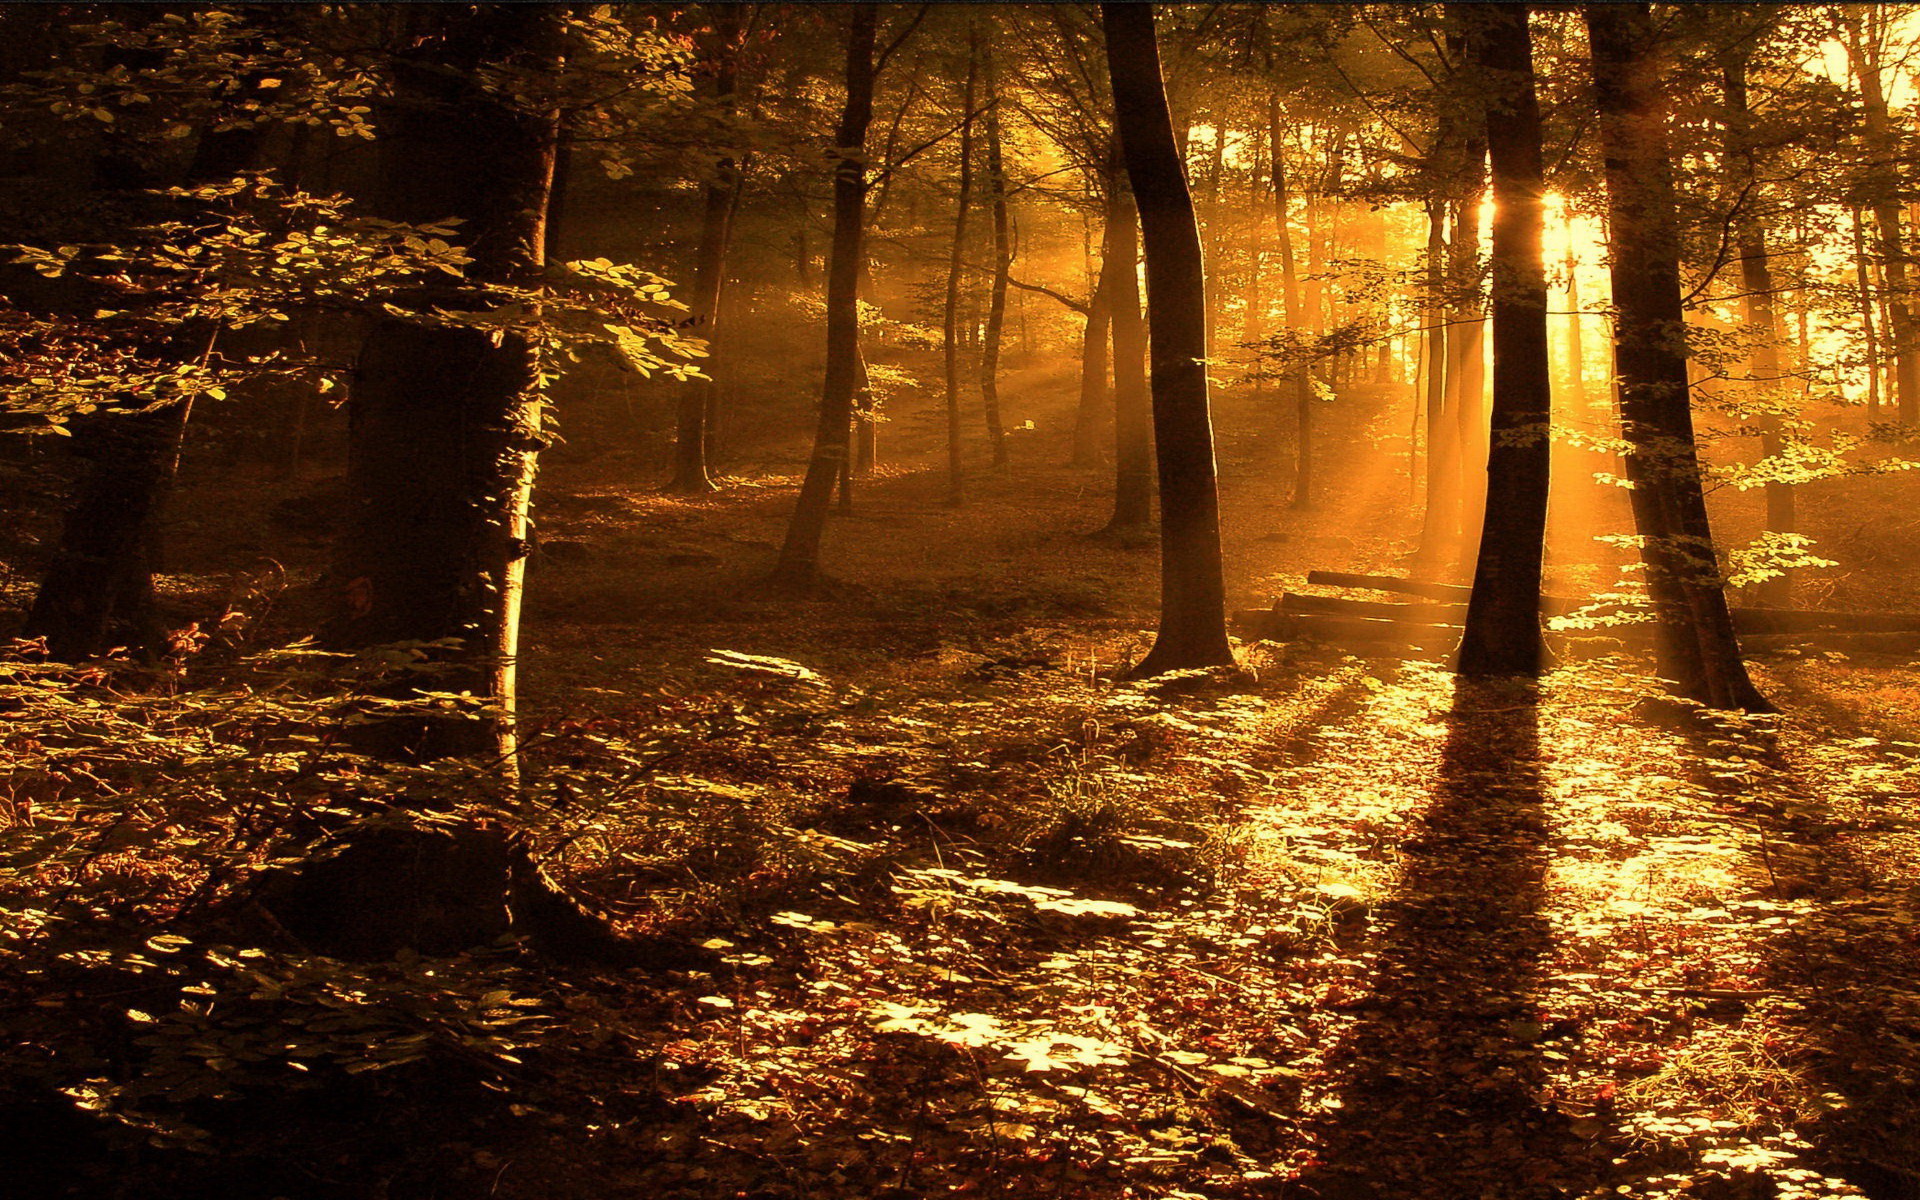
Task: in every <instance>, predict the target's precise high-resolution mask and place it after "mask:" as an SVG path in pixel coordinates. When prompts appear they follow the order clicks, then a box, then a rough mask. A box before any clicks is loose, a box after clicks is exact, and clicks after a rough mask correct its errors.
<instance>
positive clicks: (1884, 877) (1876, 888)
mask: <svg viewBox="0 0 1920 1200" xmlns="http://www.w3.org/2000/svg"><path fill="white" fill-rule="evenodd" d="M1798 699H1799V700H1800V706H1801V707H1804V708H1807V709H1811V710H1813V711H1815V712H1817V713H1819V718H1818V720H1819V722H1820V724H1821V725H1824V726H1826V727H1825V728H1821V727H1818V726H1815V727H1810V728H1807V729H1805V730H1803V731H1794V730H1791V729H1790V730H1788V731H1786V732H1785V733H1783V734H1776V733H1775V732H1774V731H1773V730H1771V729H1769V728H1766V727H1764V726H1762V727H1758V728H1756V727H1754V726H1753V725H1751V724H1748V723H1745V722H1741V721H1738V720H1724V721H1708V722H1703V723H1702V724H1700V725H1698V726H1695V727H1692V728H1689V730H1688V731H1687V732H1688V741H1689V747H1688V748H1689V750H1690V752H1691V753H1692V754H1693V755H1694V756H1696V759H1697V764H1698V765H1697V770H1698V782H1700V783H1701V784H1702V785H1703V786H1706V787H1708V788H1709V789H1711V790H1713V791H1715V792H1718V793H1719V794H1721V795H1723V796H1725V797H1727V799H1728V800H1729V801H1730V802H1732V803H1734V804H1735V805H1737V806H1738V808H1739V809H1740V810H1742V811H1743V812H1744V813H1746V814H1750V816H1751V819H1752V820H1753V821H1754V823H1755V824H1756V825H1757V827H1758V832H1759V834H1760V838H1761V843H1760V849H1761V853H1760V855H1759V857H1760V858H1761V863H1760V866H1761V868H1762V869H1763V871H1764V872H1765V875H1766V877H1767V879H1768V881H1769V883H1770V888H1769V890H1770V891H1771V893H1772V895H1773V898H1774V899H1776V900H1778V901H1781V902H1786V903H1792V902H1800V903H1804V904H1806V905H1807V906H1808V907H1807V910H1806V912H1805V914H1804V915H1803V916H1801V917H1800V918H1798V919H1796V920H1794V921H1792V922H1790V923H1789V924H1788V925H1787V926H1786V927H1785V929H1784V930H1783V931H1782V932H1781V933H1780V934H1779V935H1778V936H1776V937H1775V938H1773V939H1772V940H1771V943H1770V945H1769V946H1768V950H1767V954H1766V957H1765V967H1764V970H1763V972H1762V974H1761V976H1760V980H1759V982H1760V983H1761V985H1762V987H1763V988H1765V989H1769V990H1774V991H1777V992H1778V993H1779V994H1781V995H1783V996H1786V997H1790V998H1792V999H1793V1000H1794V1001H1796V1002H1797V1003H1796V1004H1795V1005H1794V1006H1792V1007H1790V1008H1788V1009H1787V1010H1785V1020H1786V1023H1787V1024H1788V1025H1789V1026H1790V1027H1791V1028H1792V1030H1793V1032H1794V1033H1795V1034H1796V1035H1797V1038H1796V1040H1797V1041H1798V1042H1799V1043H1800V1050H1799V1053H1798V1054H1796V1055H1795V1056H1794V1062H1793V1066H1794V1067H1795V1068H1796V1070H1797V1072H1798V1073H1799V1074H1800V1075H1801V1077H1802V1086H1803V1089H1804V1093H1805V1095H1804V1098H1803V1099H1802V1101H1801V1116H1802V1121H1801V1123H1800V1128H1799V1130H1798V1132H1799V1133H1800V1134H1801V1135H1802V1136H1804V1137H1805V1138H1806V1139H1807V1140H1808V1141H1809V1142H1810V1143H1811V1144H1812V1147H1813V1150H1812V1153H1811V1155H1809V1158H1810V1159H1811V1161H1812V1164H1813V1165H1814V1166H1816V1167H1817V1168H1818V1169H1820V1170H1821V1171H1822V1172H1823V1173H1826V1174H1828V1175H1830V1176H1833V1177H1837V1178H1840V1179H1844V1180H1846V1181H1847V1182H1848V1183H1851V1184H1853V1185H1854V1186H1856V1187H1858V1188H1860V1189H1861V1191H1863V1192H1864V1193H1865V1194H1866V1195H1867V1196H1869V1197H1872V1198H1873V1200H1909V1198H1911V1197H1915V1196H1920V932H1916V930H1917V929H1920V925H1916V921H1915V917H1914V913H1913V911H1912V904H1913V901H1914V899H1915V898H1916V896H1915V893H1914V890H1913V888H1912V886H1911V885H1912V880H1911V879H1910V878H1909V879H1906V880H1902V879H1899V878H1897V877H1896V876H1898V875H1899V874H1900V873H1901V872H1902V870H1903V868H1904V869H1906V870H1907V871H1908V872H1909V873H1910V866H1909V865H1908V864H1910V862H1911V859H1910V858H1908V857H1905V856H1902V855H1899V854H1897V853H1893V854H1890V853H1889V852H1888V849H1889V848H1888V847H1887V846H1886V845H1884V844H1881V843H1884V842H1885V841H1886V840H1887V838H1888V837H1889V835H1892V836H1894V837H1897V836H1898V834H1899V831H1900V830H1901V829H1903V828H1906V827H1910V822H1908V821H1906V820H1905V819H1902V818H1898V817H1895V816H1894V815H1893V814H1891V813H1887V812H1884V811H1878V810H1880V809H1881V805H1882V804H1883V803H1884V801H1885V799H1886V797H1885V796H1883V795H1879V794H1877V792H1876V790H1875V789H1874V788H1873V787H1872V785H1871V783H1870V782H1868V781H1867V780H1866V779H1863V778H1855V776H1857V775H1859V774H1860V772H1861V768H1862V767H1863V766H1865V765H1867V764H1870V763H1871V760H1872V757H1873V756H1874V755H1875V754H1876V739H1873V738H1870V737H1869V738H1867V739H1866V741H1867V744H1864V745H1862V746H1861V747H1860V750H1859V751H1855V752H1853V754H1850V755H1849V756H1848V757H1849V758H1854V756H1855V755H1858V756H1859V757H1858V758H1857V759H1855V760H1854V762H1853V763H1846V760H1843V761H1842V764H1827V769H1833V767H1834V766H1837V765H1849V766H1851V767H1852V769H1851V770H1850V771H1849V772H1848V775H1847V776H1846V777H1843V778H1839V779H1833V778H1824V777H1822V771H1821V770H1820V767H1821V764H1818V763H1815V762H1812V761H1810V760H1809V757H1808V756H1809V754H1810V753H1812V752H1815V751H1817V750H1819V749H1831V747H1832V744H1833V743H1837V742H1842V741H1843V740H1844V739H1843V738H1842V736H1840V735H1847V734H1851V735H1867V734H1870V733H1873V732H1878V731H1875V730H1870V729H1865V728H1861V727H1860V725H1859V723H1858V721H1857V719H1854V718H1852V717H1851V716H1850V714H1848V713H1846V712H1845V710H1844V709H1842V708H1840V707H1839V706H1837V705H1835V704H1833V703H1832V701H1831V700H1830V699H1828V698H1825V697H1820V696H1817V695H1812V694H1809V695H1806V696H1803V697H1800V698H1798ZM1795 733H1799V734H1800V737H1795V736H1794V734H1795ZM1802 738H1804V739H1806V740H1805V741H1802ZM1862 752H1864V753H1862ZM1879 753H1884V751H1879Z"/></svg>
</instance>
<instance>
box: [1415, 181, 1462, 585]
mask: <svg viewBox="0 0 1920 1200" xmlns="http://www.w3.org/2000/svg"><path fill="white" fill-rule="evenodd" d="M1446 230H1447V205H1446V201H1445V200H1443V199H1442V198H1440V197H1438V196H1432V197H1429V198H1428V199H1427V256H1426V266H1427V302H1426V309H1425V310H1424V312H1423V313H1422V315H1421V320H1422V321H1423V322H1424V323H1425V325H1426V327H1427V336H1426V362H1427V396H1426V404H1427V502H1426V508H1425V511H1424V513H1423V514H1422V517H1421V524H1420V549H1419V553H1418V556H1417V557H1418V558H1420V559H1421V560H1423V561H1427V562H1436V561H1438V560H1439V559H1440V558H1441V557H1442V556H1443V555H1444V554H1445V553H1446V552H1447V550H1448V548H1449V547H1450V546H1451V545H1452V544H1453V541H1454V538H1455V536H1456V535H1457V533H1458V530H1457V528H1456V526H1455V522H1456V521H1457V520H1458V519H1459V511H1460V491H1459V485H1460V465H1459V454H1460V449H1459V447H1460V430H1459V427H1458V425H1457V424H1456V423H1455V422H1454V420H1453V409H1452V408H1451V407H1449V405H1448V394H1449V392H1450V390H1451V389H1449V387H1448V386H1447V384H1448V380H1447V376H1448V369H1449V367H1450V365H1451V363H1452V355H1451V353H1450V351H1449V348H1448V342H1449V341H1450V340H1451V337H1452V334H1453V330H1452V328H1451V327H1450V326H1449V325H1448V324H1447V317H1448V314H1449V313H1450V312H1451V311H1452V310H1451V309H1450V308H1448V307H1447V306H1446V305H1445V304H1444V303H1443V301H1442V299H1441V297H1442V296H1443V295H1444V294H1445V291H1446V283H1447V234H1446Z"/></svg>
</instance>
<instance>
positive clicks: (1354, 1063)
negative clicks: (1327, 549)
mask: <svg viewBox="0 0 1920 1200" xmlns="http://www.w3.org/2000/svg"><path fill="white" fill-rule="evenodd" d="M1447 725H1448V728H1447V735H1446V742H1445V745H1444V747H1443V749H1442V754H1441V763H1440V769H1439V776H1438V779H1437V781H1436V783H1435V787H1434V798H1433V802H1432V804H1431V805H1430V806H1429V807H1428V809H1427V811H1426V812H1425V813H1424V814H1423V815H1422V816H1421V818H1420V820H1419V821H1418V822H1417V823H1416V824H1415V825H1414V827H1413V828H1412V830H1411V834H1410V837H1409V839H1408V841H1407V842H1406V847H1405V859H1404V862H1403V867H1402V876H1401V880H1400V886H1399V889H1398V892H1397V894H1396V895H1395V896H1394V897H1393V898H1392V899H1391V900H1389V901H1388V902H1387V903H1385V904H1384V905H1382V906H1381V908H1380V909H1379V910H1378V911H1377V913H1376V914H1375V921H1376V932H1375V934H1374V936H1373V937H1372V938H1371V939H1370V940H1369V944H1368V949H1369V950H1371V951H1372V952H1373V954H1374V985H1373V991H1372V993H1371V994H1370V995H1368V996H1367V997H1365V998H1364V999H1362V1000H1360V1001H1359V1002H1357V1003H1355V1004H1354V1006H1353V1007H1354V1008H1355V1009H1357V1010H1359V1016H1358V1020H1357V1023H1356V1024H1355V1025H1354V1026H1353V1027H1352V1028H1351V1029H1350V1030H1349V1032H1348V1033H1347V1035H1346V1036H1345V1038H1344V1039H1343V1040H1342V1042H1341V1043H1340V1044H1339V1045H1338V1046H1337V1047H1336V1048H1335V1049H1334V1050H1333V1052H1332V1053H1331V1054H1330V1055H1329V1058H1328V1063H1327V1068H1328V1071H1329V1072H1330V1073H1331V1074H1332V1075H1333V1076H1334V1077H1335V1078H1338V1079H1341V1080H1342V1083H1341V1085H1340V1087H1339V1088H1338V1091H1337V1093H1336V1096H1335V1098H1334V1099H1333V1100H1332V1101H1330V1102H1329V1108H1328V1109H1327V1111H1326V1112H1324V1113H1323V1114H1321V1115H1320V1117H1319V1118H1318V1119H1317V1120H1310V1121H1309V1123H1308V1127H1307V1130H1306V1132H1307V1133H1308V1134H1309V1136H1310V1138H1311V1139H1312V1140H1311V1143H1310V1144H1313V1145H1315V1146H1316V1147H1317V1149H1316V1159H1315V1160H1311V1161H1309V1163H1308V1164H1307V1166H1306V1168H1305V1169H1304V1170H1303V1171H1302V1172H1301V1173H1300V1174H1299V1175H1298V1176H1297V1177H1296V1178H1295V1180H1294V1181H1293V1182H1292V1183H1291V1184H1289V1185H1287V1186H1286V1187H1284V1188H1283V1189H1281V1191H1280V1194H1281V1195H1284V1196H1288V1197H1301V1198H1302V1200H1306V1198H1313V1200H1360V1198H1363V1197H1364V1198H1372V1197H1381V1198H1386V1197H1392V1198H1394V1200H1413V1198H1417V1197H1429V1196H1430V1197H1436V1198H1438V1197H1448V1198H1453V1197H1462V1196H1475V1197H1481V1196H1487V1197H1492V1196H1499V1197H1515V1198H1521V1197H1534V1196H1539V1197H1548V1196H1558V1195H1561V1194H1563V1188H1564V1186H1565V1184H1566V1183H1568V1182H1569V1181H1568V1180H1566V1179H1564V1178H1563V1177H1564V1176H1565V1175H1567V1174H1568V1173H1569V1168H1570V1167H1571V1166H1573V1165H1574V1163H1575V1161H1576V1160H1577V1159H1579V1158H1581V1157H1582V1156H1583V1155H1584V1154H1585V1153H1586V1152H1585V1150H1584V1149H1583V1147H1584V1145H1585V1144H1584V1143H1583V1142H1581V1141H1580V1139H1578V1138H1575V1137H1573V1136H1572V1135H1571V1134H1570V1133H1569V1132H1568V1130H1567V1128H1566V1125H1567V1122H1566V1119H1565V1118H1564V1117H1562V1116H1561V1115H1560V1114H1559V1113H1558V1112H1556V1111H1555V1110H1554V1109H1553V1108H1551V1107H1550V1106H1548V1105H1546V1104H1544V1103H1542V1102H1541V1100H1540V1099H1539V1097H1540V1095H1541V1094H1542V1092H1543V1090H1544V1089H1545V1086H1546V1078H1545V1076H1546V1073H1545V1071H1544V1069H1543V1059H1542V1053H1543V1051H1545V1050H1548V1049H1551V1045H1550V1044H1549V1043H1548V1042H1547V1040H1546V1039H1547V1038H1549V1037H1550V1036H1551V1033H1550V1031H1549V1030H1547V1029H1545V1028H1543V1026H1542V1024H1541V1022H1540V1021H1539V1020H1538V1017H1537V1014H1536V1012H1535V1009H1534V1007H1533V1005H1532V1004H1531V1003H1530V1002H1529V1001H1528V999H1527V998H1526V991H1527V988H1528V985H1529V983H1530V981H1531V980H1532V978H1533V976H1534V975H1535V974H1536V973H1537V972H1538V970H1539V969H1540V963H1541V961H1542V960H1543V958H1544V957H1545V956H1546V955H1547V953H1548V951H1549V949H1550V946H1551V933H1550V929H1549V926H1548V923H1547V921H1546V919H1545V918H1544V917H1543V916H1542V914H1541V907H1542V904H1543V900H1544V892H1545V875H1546V869H1547V861H1548V855H1547V849H1546V845H1547V824H1546V817H1545V812H1544V789H1543V786H1542V782H1541V763H1540V745H1539V696H1538V692H1537V690H1536V688H1535V687H1534V686H1533V685H1531V684H1521V683H1514V682H1489V683H1475V682H1468V681H1464V680H1463V681H1460V682H1459V683H1458V684H1457V686H1456V689H1455V692H1454V702H1453V708H1452V711H1451V712H1450V713H1449V715H1448V718H1447ZM1335 1105H1337V1106H1335Z"/></svg>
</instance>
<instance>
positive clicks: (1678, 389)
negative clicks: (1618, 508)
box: [1585, 4, 1769, 710]
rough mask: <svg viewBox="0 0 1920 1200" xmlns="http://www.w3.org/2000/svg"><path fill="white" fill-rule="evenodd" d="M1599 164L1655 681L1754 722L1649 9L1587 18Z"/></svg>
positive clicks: (1619, 7)
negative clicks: (1704, 444) (1704, 468)
mask: <svg viewBox="0 0 1920 1200" xmlns="http://www.w3.org/2000/svg"><path fill="white" fill-rule="evenodd" d="M1585 15H1586V23H1587V33H1588V38H1589V41H1590V43H1591V46H1592V53H1593V73H1594V93H1595V98H1596V101H1597V104H1598V108H1599V115H1600V130H1601V142H1602V146H1603V149H1604V152H1605V156H1606V164H1607V196H1608V205H1609V209H1610V215H1611V221H1610V224H1609V236H1610V238H1611V252H1612V273H1613V298H1614V305H1615V307H1616V309H1617V310H1618V313H1619V317H1618V327H1617V332H1616V335H1615V337H1616V341H1615V364H1616V374H1617V376H1618V378H1619V380H1620V410H1621V420H1622V424H1623V426H1624V433H1625V437H1626V440H1627V442H1628V443H1629V444H1630V445H1631V446H1632V451H1631V453H1629V454H1628V456H1627V463H1626V468H1627V475H1628V478H1629V480H1630V482H1631V483H1632V485H1633V486H1632V489H1631V491H1630V492H1629V493H1628V494H1629V496H1630V498H1631V500H1632V503H1633V514H1634V524H1635V526H1636V527H1637V532H1638V533H1639V535H1640V538H1641V554H1642V557H1643V559H1644V560H1645V563H1646V571H1647V586H1648V590H1649V591H1650V592H1651V593H1652V596H1653V602H1654V607H1655V609H1656V611H1657V615H1658V617H1659V633H1660V637H1659V640H1658V646H1659V655H1660V665H1661V668H1662V671H1663V673H1664V674H1665V675H1666V676H1667V678H1668V679H1669V680H1671V681H1672V683H1673V686H1674V687H1675V688H1676V690H1677V691H1679V693H1680V694H1682V695H1684V696H1687V697H1690V698H1692V699H1694V700H1697V701H1699V702H1700V703H1702V704H1705V705H1707V706H1709V707H1712V708H1720V709H1748V710H1764V709H1767V708H1768V707H1769V705H1768V704H1767V702H1766V700H1765V699H1764V698H1763V697H1762V696H1761V695H1760V693H1759V691H1758V690H1757V689H1756V688H1755V687H1754V686H1753V683H1752V681H1751V680H1750V679H1749V678H1748V677H1747V669H1746V664H1745V663H1744V662H1743V661H1742V660H1741V657H1740V644H1739V641H1738V640H1737V639H1736V638H1735V636H1734V631H1733V618H1732V614H1731V612H1730V611H1729V609H1728V606H1727V596H1726V587H1725V582H1724V577H1723V576H1722V575H1721V573H1720V564H1719V561H1718V558H1717V556H1716V554H1715V551H1714V546H1713V534H1712V529H1711V526H1710V525H1709V523H1708V521H1707V508H1706V498H1705V495H1704V493H1703V492H1702V490H1701V471H1700V461H1699V455H1698V452H1697V450H1696V448H1695V444H1694V437H1693V412H1692V405H1691V403H1690V400H1689V396H1688V388H1687V358H1686V351H1685V343H1684V331H1685V321H1684V318H1683V313H1682V309H1681V293H1680V240H1679V234H1678V218H1677V216H1676V213H1675V202H1674V193H1673V175H1672V166H1671V163H1670V160H1669V158H1668V148H1667V131H1666V124H1665V120H1666V117H1665V113H1666V107H1665V105H1664V103H1663V101H1662V97H1663V95H1664V93H1663V91H1662V84H1663V82H1664V81H1663V80H1662V79H1661V78H1660V72H1661V70H1662V68H1663V65H1664V64H1663V58H1664V55H1662V54H1660V52H1659V47H1657V46H1656V45H1655V44H1654V37H1653V33H1652V20H1651V16H1650V6H1648V5H1646V4H1605V5H1590V6H1588V7H1587V8H1586V10H1585Z"/></svg>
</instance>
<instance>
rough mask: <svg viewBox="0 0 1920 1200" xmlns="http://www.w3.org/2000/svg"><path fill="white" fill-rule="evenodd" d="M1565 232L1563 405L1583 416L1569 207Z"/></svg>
mask: <svg viewBox="0 0 1920 1200" xmlns="http://www.w3.org/2000/svg"><path fill="white" fill-rule="evenodd" d="M1565 225H1566V234H1567V408H1568V411H1570V412H1576V413H1579V414H1580V415H1581V416H1583V417H1584V416H1585V415H1586V412H1587V355H1586V348H1585V344H1584V343H1585V341H1586V339H1585V337H1584V336H1583V334H1584V332H1585V331H1584V330H1583V329H1582V328H1581V325H1580V323H1581V321H1582V319H1583V318H1582V315H1581V312H1580V256H1579V254H1578V252H1577V251H1576V250H1575V249H1574V241H1573V210H1572V209H1571V208H1569V209H1567V211H1566V217H1565Z"/></svg>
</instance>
